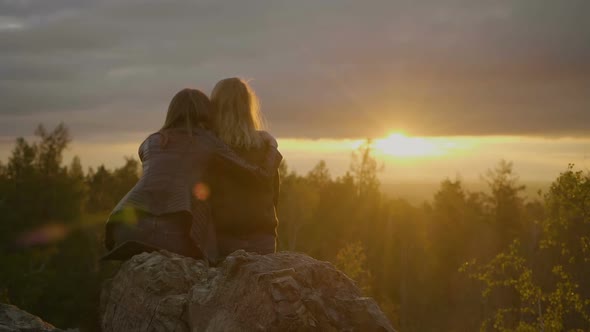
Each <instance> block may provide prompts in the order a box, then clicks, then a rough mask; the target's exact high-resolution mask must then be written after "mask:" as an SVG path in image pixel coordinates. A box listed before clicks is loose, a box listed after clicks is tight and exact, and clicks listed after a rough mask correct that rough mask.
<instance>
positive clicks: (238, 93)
mask: <svg viewBox="0 0 590 332" xmlns="http://www.w3.org/2000/svg"><path fill="white" fill-rule="evenodd" d="M211 103H212V104H213V108H214V112H213V116H212V120H213V121H212V122H213V127H214V130H215V132H216V133H217V136H219V138H220V139H221V140H222V141H224V142H225V143H226V144H227V145H229V146H232V147H236V148H245V149H255V148H259V147H261V146H262V145H263V143H264V140H263V139H262V137H261V136H260V134H259V133H258V130H262V129H264V119H263V117H262V114H261V113H260V104H259V102H258V97H256V93H254V90H253V89H252V88H251V87H250V86H249V85H248V83H247V82H245V81H243V80H241V79H239V78H237V77H232V78H226V79H224V80H221V81H219V82H218V83H217V84H216V85H215V87H214V88H213V91H212V92H211Z"/></svg>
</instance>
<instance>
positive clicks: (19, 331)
mask: <svg viewBox="0 0 590 332" xmlns="http://www.w3.org/2000/svg"><path fill="white" fill-rule="evenodd" d="M59 331H62V330H60V329H57V328H56V327H55V326H53V325H51V324H49V323H47V322H44V321H43V320H42V319H41V318H39V317H37V316H35V315H31V314H30V313H28V312H26V311H24V310H21V309H19V308H17V307H15V306H13V305H10V304H4V303H0V332H59Z"/></svg>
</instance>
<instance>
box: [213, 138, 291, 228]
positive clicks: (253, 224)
mask: <svg viewBox="0 0 590 332" xmlns="http://www.w3.org/2000/svg"><path fill="white" fill-rule="evenodd" d="M235 151H236V153H237V154H238V155H239V156H240V157H242V158H244V160H246V161H248V162H250V163H252V164H255V165H259V166H261V167H262V165H264V164H265V163H266V164H267V165H269V166H271V165H272V168H271V169H270V168H267V169H268V170H269V171H271V172H272V173H273V174H274V176H272V178H271V179H270V180H268V181H266V180H265V181H258V180H256V179H255V178H253V177H252V176H249V175H248V174H244V173H243V172H242V173H239V172H235V171H234V170H232V169H230V168H228V167H226V165H227V164H224V165H217V164H216V163H212V164H211V165H212V166H213V167H212V170H211V172H209V173H208V176H207V182H208V183H209V184H210V187H211V194H210V197H209V204H210V207H211V215H212V220H213V223H214V225H215V230H216V232H217V233H218V234H221V235H223V234H227V235H237V236H243V235H247V234H252V233H259V234H260V233H262V234H270V235H273V236H274V235H275V234H276V227H277V224H278V220H277V216H276V206H277V202H278V195H279V174H278V167H279V164H280V162H281V160H282V156H281V155H280V154H278V153H276V154H275V153H273V151H274V148H273V147H271V146H269V145H265V146H264V147H262V148H260V149H253V150H243V149H242V150H239V149H236V150H235ZM269 156H271V157H272V156H274V158H275V160H274V162H271V161H269Z"/></svg>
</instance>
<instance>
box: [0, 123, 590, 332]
mask: <svg viewBox="0 0 590 332" xmlns="http://www.w3.org/2000/svg"><path fill="white" fill-rule="evenodd" d="M36 134H37V139H36V140H35V141H33V142H28V141H27V140H25V139H23V138H19V139H17V140H16V142H15V146H14V149H13V151H12V155H11V156H10V158H9V159H8V161H7V163H5V164H4V163H0V215H1V216H2V222H1V223H0V241H1V243H2V246H1V247H0V261H1V262H2V268H1V269H0V301H3V302H11V303H14V304H16V305H18V306H20V307H22V308H23V309H25V310H28V311H30V312H32V313H34V314H38V315H40V316H41V317H43V318H45V319H46V320H48V321H49V322H52V323H54V324H56V325H57V326H60V327H81V328H82V330H83V331H94V330H96V329H97V321H98V316H97V315H98V312H97V310H98V301H99V300H98V298H99V291H100V288H101V282H102V280H104V278H106V277H107V276H110V275H112V274H113V273H114V272H115V271H116V269H117V267H118V266H117V264H104V263H103V264H99V263H98V258H99V257H100V256H101V255H102V254H103V253H104V249H103V247H102V233H103V227H104V220H105V219H106V218H107V216H108V213H109V212H110V210H111V209H112V208H113V207H114V206H115V204H116V203H117V202H118V201H119V199H121V198H122V197H123V196H124V195H125V194H126V193H127V191H128V190H129V189H130V188H131V187H132V186H133V185H134V184H135V183H136V181H137V180H138V178H139V166H140V165H139V162H138V161H137V160H135V159H131V158H127V159H126V162H125V165H124V166H122V167H120V168H117V169H115V170H109V169H107V168H106V167H104V166H99V167H97V168H96V169H89V170H88V172H86V173H85V172H84V171H83V168H82V163H81V161H80V159H79V158H77V157H75V158H74V159H73V160H71V162H70V163H69V164H68V166H64V161H63V160H62V159H63V158H62V154H63V151H64V149H65V148H66V147H67V145H68V143H69V142H70V141H71V139H70V137H69V134H68V131H67V128H66V127H65V126H63V125H60V126H58V127H56V128H55V129H54V130H53V131H47V130H46V129H45V128H43V127H42V126H40V127H39V129H37V131H36ZM381 171H383V169H382V167H381V166H380V165H379V162H378V160H376V159H375V157H374V155H373V154H372V147H371V142H370V141H367V142H366V143H365V144H364V145H362V146H361V147H360V148H359V150H357V151H356V152H355V153H354V154H353V158H352V161H351V165H350V168H349V171H348V172H347V173H346V174H344V175H343V176H341V177H333V176H332V175H331V174H330V170H329V168H328V165H326V163H325V162H324V161H320V162H319V163H318V164H317V165H316V166H315V167H314V168H313V169H312V170H310V171H309V172H308V173H307V174H305V175H299V174H297V173H295V172H290V171H289V169H288V167H287V164H286V163H283V164H282V165H281V167H280V177H281V195H280V197H279V206H278V211H277V212H278V215H279V221H280V223H279V246H280V249H287V250H297V251H302V252H305V253H307V254H310V255H312V256H314V257H315V258H317V259H321V260H328V261H331V262H333V263H334V264H335V265H336V266H337V267H338V268H340V269H341V270H342V271H344V272H345V273H346V274H347V275H349V276H350V277H351V278H352V279H354V280H356V281H357V283H358V285H359V286H360V287H361V288H362V290H363V292H365V293H366V294H368V295H370V296H373V297H375V299H376V300H377V301H378V303H379V304H380V306H381V308H382V310H383V311H384V312H385V313H386V314H387V315H388V316H389V317H390V319H391V320H392V322H393V323H394V325H395V326H396V328H398V329H399V330H402V331H474V330H477V329H481V330H482V331H490V330H495V331H576V330H579V331H583V330H590V320H589V317H588V313H589V312H590V302H589V301H590V300H589V299H590V284H589V283H588V282H587V280H590V269H589V268H588V264H589V263H590V262H589V260H590V220H589V218H590V175H589V174H588V173H587V172H586V173H584V172H581V171H575V170H574V169H573V166H570V167H569V168H568V169H567V170H566V171H565V172H564V173H562V174H561V175H560V176H559V177H558V178H557V179H556V180H555V182H554V183H553V185H552V186H551V188H550V190H549V191H548V192H547V193H546V194H545V196H544V197H542V201H541V200H535V199H528V198H526V197H524V194H523V189H524V187H523V186H522V185H520V184H519V181H518V176H517V175H516V174H515V173H514V171H513V168H512V164H511V163H508V162H505V161H501V162H500V163H499V164H498V166H497V167H496V168H494V169H493V170H491V171H489V172H488V173H487V174H486V176H485V177H484V179H485V180H486V181H487V182H488V186H489V191H488V192H485V193H484V192H469V191H468V190H466V189H465V188H464V186H463V183H462V181H461V180H459V179H456V180H449V179H447V180H444V181H442V182H441V185H440V188H439V190H438V191H437V193H436V194H435V195H434V197H433V200H432V201H431V202H427V203H424V204H423V205H421V206H413V205H411V204H409V203H408V202H406V201H404V200H401V199H394V198H389V197H386V196H385V195H383V194H382V193H381V191H380V185H379V172H381Z"/></svg>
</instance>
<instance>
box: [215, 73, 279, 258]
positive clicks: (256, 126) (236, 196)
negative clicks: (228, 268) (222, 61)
mask: <svg viewBox="0 0 590 332" xmlns="http://www.w3.org/2000/svg"><path fill="white" fill-rule="evenodd" d="M211 102H212V104H213V121H212V125H213V130H214V132H215V133H216V134H217V136H218V137H219V139H220V140H222V141H223V142H224V143H226V144H227V145H229V146H230V147H231V148H232V149H233V150H234V151H235V152H236V153H237V154H238V155H239V156H240V157H242V158H243V159H244V160H246V161H247V162H250V163H252V164H254V165H259V166H261V167H262V165H266V166H265V169H266V170H267V171H269V172H272V173H274V176H272V178H271V179H270V181H255V180H254V178H253V177H252V176H250V175H247V174H243V173H236V172H232V171H231V170H228V169H225V168H222V167H217V168H216V169H214V171H213V172H211V176H210V177H209V181H208V182H209V183H210V184H211V196H210V198H209V204H210V207H211V215H212V221H213V224H214V227H215V232H216V238H217V248H218V254H219V257H218V258H219V259H221V258H223V257H225V256H227V255H229V254H230V253H231V252H233V251H235V250H238V249H244V250H246V251H252V252H257V253H261V254H267V253H272V252H275V250H276V228H277V225H278V219H277V216H276V206H277V202H278V194H279V175H278V167H279V164H280V162H281V160H282V156H281V155H280V153H278V151H277V149H276V147H277V144H276V141H275V140H274V139H273V138H272V136H270V134H268V133H267V132H265V131H263V129H264V120H263V117H262V114H261V113H260V104H259V102H258V98H257V96H256V94H255V93H254V90H253V89H252V87H251V86H250V85H249V84H248V83H247V82H246V81H244V80H242V79H240V78H236V77H233V78H227V79H224V80H221V81H219V82H218V83H217V84H216V85H215V87H214V88H213V91H212V92H211Z"/></svg>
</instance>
